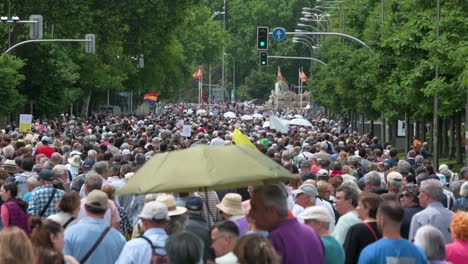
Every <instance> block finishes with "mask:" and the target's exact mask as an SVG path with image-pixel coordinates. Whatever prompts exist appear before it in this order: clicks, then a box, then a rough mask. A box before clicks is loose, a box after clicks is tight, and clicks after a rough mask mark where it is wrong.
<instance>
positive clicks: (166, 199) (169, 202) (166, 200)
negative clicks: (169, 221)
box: [156, 193, 187, 216]
mask: <svg viewBox="0 0 468 264" xmlns="http://www.w3.org/2000/svg"><path fill="white" fill-rule="evenodd" d="M156 201H158V202H161V203H163V204H165V205H166V206H167V209H168V210H169V212H168V215H169V216H174V215H181V214H183V213H185V212H187V208H185V207H181V206H176V202H175V199H174V196H172V195H168V194H165V193H163V194H161V195H159V196H158V198H156Z"/></svg>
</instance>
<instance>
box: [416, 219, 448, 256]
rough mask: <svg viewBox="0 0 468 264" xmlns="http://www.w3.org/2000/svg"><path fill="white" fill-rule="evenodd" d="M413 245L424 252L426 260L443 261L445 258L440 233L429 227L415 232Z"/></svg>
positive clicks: (442, 238)
mask: <svg viewBox="0 0 468 264" xmlns="http://www.w3.org/2000/svg"><path fill="white" fill-rule="evenodd" d="M414 244H415V245H417V246H419V247H420V248H422V249H423V250H424V252H425V253H426V255H427V260H443V259H445V258H446V256H447V255H446V253H445V240H444V236H443V235H442V232H440V230H438V229H437V228H435V227H433V226H431V225H425V226H422V227H420V228H419V229H418V230H417V231H416V235H415V237H414Z"/></svg>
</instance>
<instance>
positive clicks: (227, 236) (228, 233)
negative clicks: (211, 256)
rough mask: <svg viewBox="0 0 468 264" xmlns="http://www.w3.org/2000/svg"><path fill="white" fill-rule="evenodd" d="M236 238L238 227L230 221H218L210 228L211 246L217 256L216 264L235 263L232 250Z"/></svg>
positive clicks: (237, 236) (235, 258)
mask: <svg viewBox="0 0 468 264" xmlns="http://www.w3.org/2000/svg"><path fill="white" fill-rule="evenodd" d="M238 238H239V228H238V227H237V225H236V224H235V223H234V222H232V221H229V220H227V221H222V222H218V223H216V224H215V225H214V226H213V227H212V228H211V243H212V244H211V247H212V248H213V250H214V252H215V254H216V257H217V258H216V259H215V263H216V264H237V257H236V255H235V254H234V253H233V251H234V247H235V246H236V243H237V239H238Z"/></svg>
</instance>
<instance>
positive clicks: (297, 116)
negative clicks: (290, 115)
mask: <svg viewBox="0 0 468 264" xmlns="http://www.w3.org/2000/svg"><path fill="white" fill-rule="evenodd" d="M294 118H298V119H304V116H303V115H300V114H295V115H294Z"/></svg>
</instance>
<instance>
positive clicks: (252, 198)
mask: <svg viewBox="0 0 468 264" xmlns="http://www.w3.org/2000/svg"><path fill="white" fill-rule="evenodd" d="M188 110H190V111H188ZM223 111H227V109H225V110H223V109H220V110H219V111H217V113H216V114H217V115H197V114H196V113H197V111H196V109H193V110H192V109H191V106H185V107H184V106H181V105H172V106H167V107H166V109H165V110H164V113H161V114H158V115H155V114H153V113H149V114H148V115H146V116H142V117H136V116H124V115H120V116H112V115H109V114H106V113H95V114H94V115H92V116H90V117H89V118H88V119H80V118H73V117H68V116H67V115H62V116H61V117H60V118H56V119H53V120H37V121H35V122H34V124H32V129H31V132H29V133H19V132H18V128H17V127H15V125H9V126H7V127H6V129H4V130H2V132H1V142H0V157H1V161H0V163H1V166H0V186H1V187H0V196H1V209H0V210H1V211H0V216H1V221H0V224H1V228H2V230H1V231H0V263H70V264H71V263H126V264H127V263H173V264H177V263H241V264H244V263H272V264H277V263H294V264H296V263H327V264H328V263H454V264H458V263H466V259H468V212H467V210H468V167H464V168H462V169H461V170H460V172H459V173H456V172H454V171H453V168H451V166H447V165H445V164H443V165H441V166H439V168H434V167H433V166H432V165H431V162H430V161H429V160H427V159H426V158H428V157H429V156H428V152H427V149H426V148H425V145H424V144H423V143H422V142H420V141H419V140H417V139H415V140H414V142H413V146H412V149H411V150H410V151H409V152H408V153H406V155H405V158H401V159H400V158H399V153H398V150H397V149H395V148H392V146H390V145H388V144H383V143H380V142H379V139H378V138H377V137H371V136H369V135H366V134H365V135H361V136H358V134H357V133H355V132H354V133H352V132H350V130H349V129H347V128H346V127H344V126H343V124H342V123H341V122H334V121H333V120H328V119H326V118H324V117H323V116H314V115H312V114H304V113H303V114H304V115H305V118H306V119H308V120H309V121H311V122H312V124H313V126H312V127H303V126H292V125H290V126H289V131H288V133H280V132H277V131H275V130H272V129H270V128H269V127H268V126H265V125H264V122H265V121H266V120H267V119H268V116H267V114H266V113H261V111H259V112H258V113H257V114H258V115H262V116H264V117H258V118H255V119H252V120H243V119H241V118H240V117H241V116H242V115H243V114H246V113H250V114H252V113H253V111H254V110H252V109H250V110H249V109H244V108H240V107H238V108H237V109H236V110H234V111H235V112H236V113H237V117H235V118H225V117H224V116H223V115H222V112H223ZM249 111H250V112H249ZM294 114H295V113H285V114H284V115H285V118H287V117H288V115H291V116H293V115H294ZM296 117H297V116H296ZM187 125H189V126H190V128H191V131H190V133H189V135H187V131H185V132H184V131H183V128H184V126H187ZM235 129H239V130H241V131H242V132H243V133H244V134H245V135H246V136H247V137H248V138H249V139H250V141H251V142H252V143H253V144H254V145H255V146H256V148H257V149H258V150H259V151H260V152H262V153H264V155H266V156H268V157H270V158H271V159H272V162H277V163H278V164H281V165H282V166H283V167H284V168H285V169H287V170H289V171H290V172H291V174H292V175H293V178H292V179H291V180H290V181H288V182H284V183H277V184H269V185H264V186H248V187H247V186H246V187H245V188H238V189H227V190H218V191H206V192H194V193H155V194H134V195H117V191H118V190H119V189H120V188H121V187H122V186H124V185H125V184H126V182H127V181H128V180H130V179H131V178H132V177H134V174H135V172H137V171H138V169H139V168H141V167H142V166H144V164H145V162H146V161H147V160H149V159H151V157H152V156H154V155H160V154H161V153H164V152H169V151H179V150H182V149H186V148H192V147H200V146H202V145H206V146H210V147H223V146H225V145H231V144H235V140H234V141H233V139H232V134H233V132H234V130H235ZM183 135H184V136H183ZM423 148H424V149H423ZM422 150H423V153H424V156H423V155H421V154H422V153H421V151H422ZM400 155H401V154H400ZM183 162H184V161H181V164H183ZM213 162H215V161H213ZM233 162H235V161H233ZM187 177H190V175H187Z"/></svg>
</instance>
